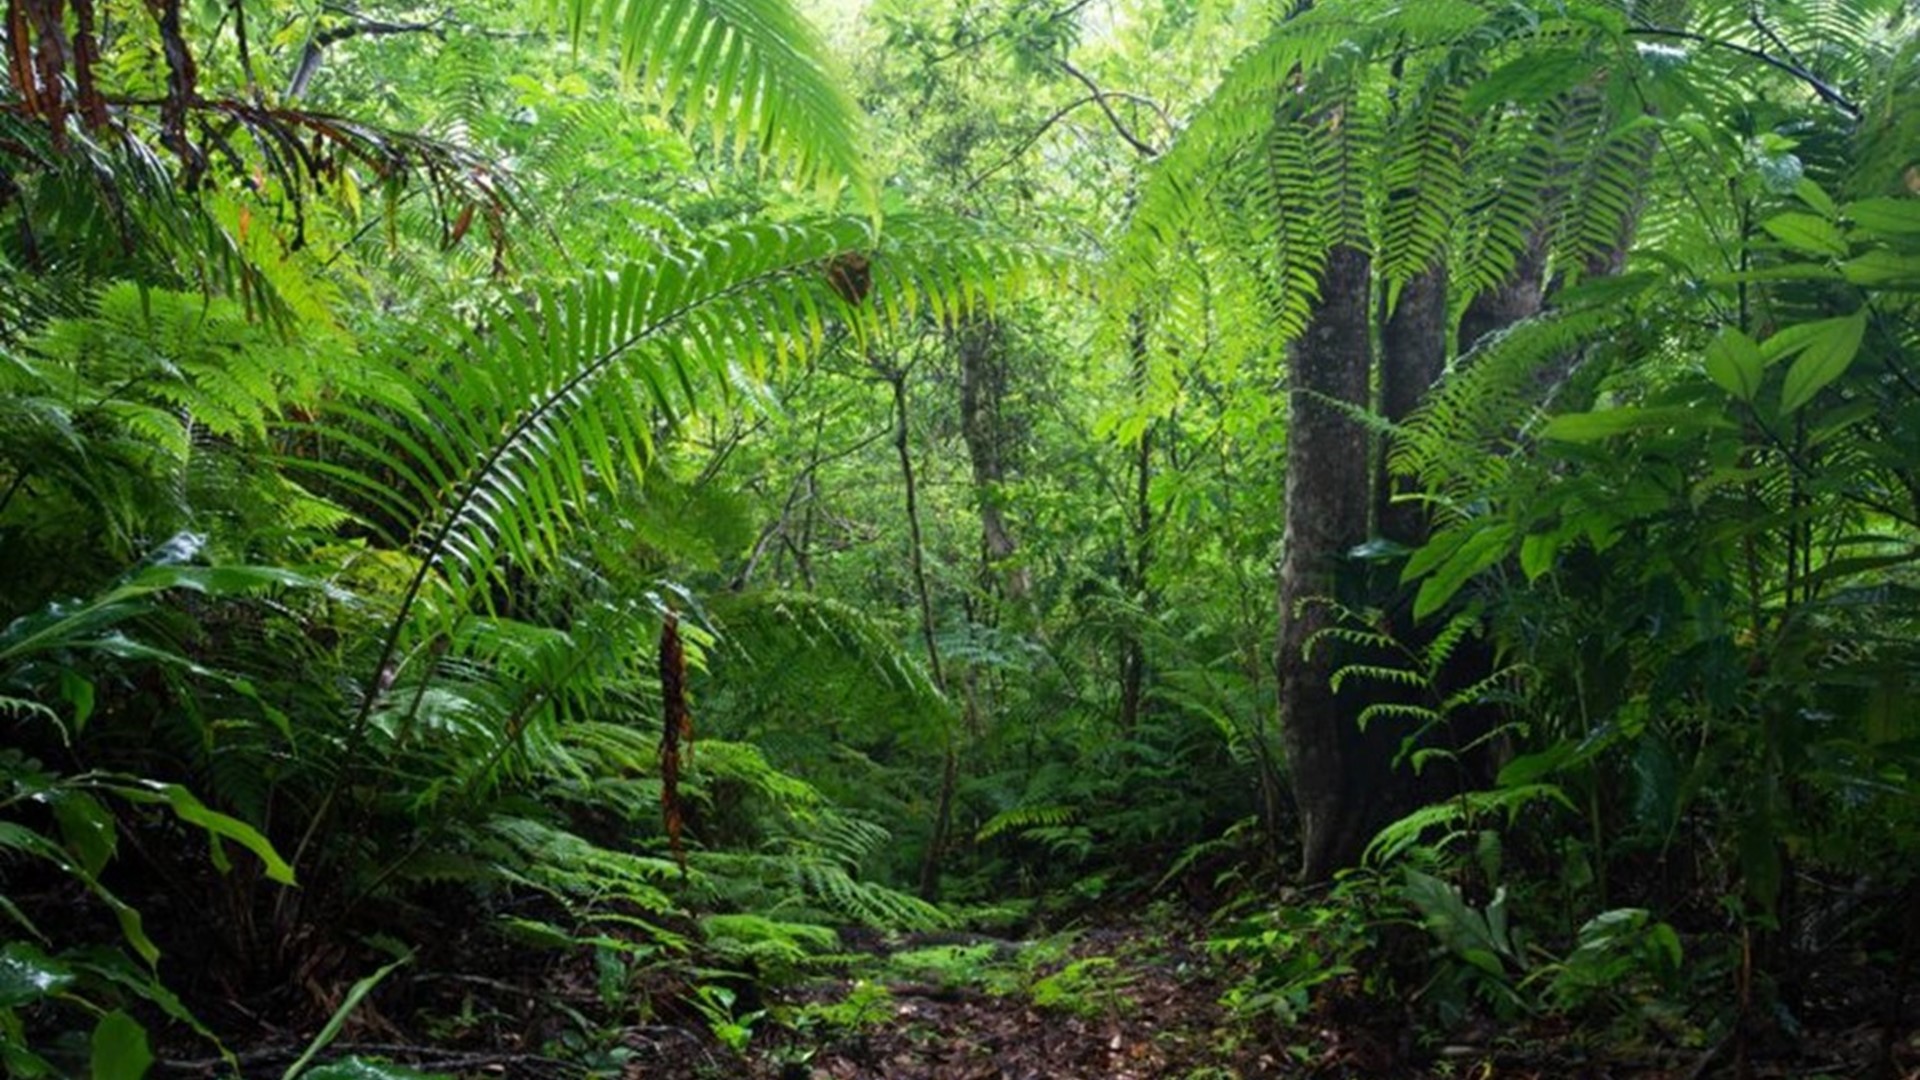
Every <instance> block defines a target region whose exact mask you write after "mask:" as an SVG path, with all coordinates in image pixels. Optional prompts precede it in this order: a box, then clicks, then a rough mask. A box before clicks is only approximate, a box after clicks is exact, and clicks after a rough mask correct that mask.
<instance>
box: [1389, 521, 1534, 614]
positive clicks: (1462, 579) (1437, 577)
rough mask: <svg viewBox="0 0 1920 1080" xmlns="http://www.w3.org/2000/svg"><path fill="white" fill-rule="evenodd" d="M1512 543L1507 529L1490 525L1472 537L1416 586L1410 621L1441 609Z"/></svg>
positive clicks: (1509, 528)
mask: <svg viewBox="0 0 1920 1080" xmlns="http://www.w3.org/2000/svg"><path fill="white" fill-rule="evenodd" d="M1512 539H1513V526H1511V525H1493V526H1489V527H1486V528H1483V529H1481V530H1479V531H1478V532H1476V533H1474V535H1473V536H1472V537H1471V538H1469V539H1468V540H1467V542H1466V543H1464V544H1461V545H1460V547H1459V549H1458V550H1456V551H1455V552H1454V553H1453V554H1452V555H1451V556H1449V557H1448V559H1447V561H1446V562H1444V563H1441V564H1440V566H1439V567H1437V568H1436V569H1435V570H1434V572H1433V574H1432V576H1430V577H1428V578H1427V579H1426V580H1425V581H1424V582H1422V583H1421V584H1420V592H1419V593H1418V594H1417V595H1416V596H1415V597H1414V601H1413V617H1414V618H1415V619H1424V618H1426V617H1427V616H1428V615H1431V614H1433V613H1434V612H1435V611H1438V610H1440V608H1442V607H1444V606H1445V605H1446V603H1447V601H1449V600H1451V599H1453V596H1454V594H1455V593H1457V592H1459V591H1460V589H1461V587H1462V586H1464V585H1466V583H1467V582H1468V581H1470V580H1472V578H1473V576H1474V575H1475V574H1478V573H1479V572H1480V571H1482V570H1485V569H1486V568H1487V567H1489V566H1492V565H1493V564H1494V563H1497V562H1499V561H1500V559H1501V558H1502V557H1503V556H1505V555H1506V553H1507V549H1508V548H1509V547H1510V546H1511V542H1512Z"/></svg>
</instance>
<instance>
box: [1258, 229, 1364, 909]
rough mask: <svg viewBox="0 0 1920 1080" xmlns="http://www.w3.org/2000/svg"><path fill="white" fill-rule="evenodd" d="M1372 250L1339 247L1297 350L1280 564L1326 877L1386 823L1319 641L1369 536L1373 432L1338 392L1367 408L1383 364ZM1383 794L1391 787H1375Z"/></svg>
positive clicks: (1310, 845) (1288, 666) (1312, 842)
mask: <svg viewBox="0 0 1920 1080" xmlns="http://www.w3.org/2000/svg"><path fill="white" fill-rule="evenodd" d="M1371 270H1372V267H1371V260H1370V259H1369V257H1368V256H1367V254H1366V253H1365V252H1363V251H1360V250H1357V249H1355V248H1352V247H1347V246H1341V247H1336V248H1334V249H1333V251H1332V252H1331V253H1330V255H1329V257H1328V259H1327V266H1326V269H1325V271H1324V272H1323V273H1322V275H1321V281H1320V296H1321V300H1320V305H1319V307H1318V309H1317V310H1316V311H1315V313H1314V316H1313V320H1312V322H1310V323H1309V324H1308V326H1307V330H1306V333H1305V334H1303V335H1302V336H1301V338H1300V340H1299V341H1297V342H1295V343H1294V345H1293V348H1292V350H1291V351H1290V353H1289V355H1288V358H1287V381H1288V387H1287V400H1288V410H1289V418H1288V423H1287V477H1286V484H1287V489H1286V535H1285V539H1284V541H1283V545H1282V546H1283V555H1282V558H1281V564H1280V612H1279V614H1280V650H1279V656H1278V658H1277V663H1276V671H1277V674H1278V675H1279V683H1280V690H1279V692H1280V722H1281V732H1282V736H1283V738H1284V740H1285V743H1286V749H1287V758H1288V761H1287V766H1288V770H1289V772H1290V774H1291V776H1292V780H1293V792H1294V801H1295V803H1296V805H1297V806H1298V808H1299V812H1300V827H1301V848H1302V865H1301V872H1302V873H1303V875H1305V876H1306V877H1307V878H1308V879H1309V880H1319V879H1323V878H1325V877H1326V876H1327V875H1329V874H1330V873H1332V872H1333V871H1334V870H1336V869H1338V868H1340V867H1342V866H1347V865H1351V864H1352V863H1353V862H1355V861H1357V860H1358V858H1359V857H1360V854H1361V851H1362V850H1363V849H1364V847H1365V845H1366V842H1367V839H1368V837H1369V836H1370V835H1371V834H1372V832H1373V827H1374V825H1375V824H1376V822H1375V820H1374V814H1373V812H1372V811H1371V809H1370V806H1371V800H1370V799H1369V797H1368V796H1369V792H1367V791H1366V790H1365V788H1366V785H1367V781H1368V780H1369V779H1370V778H1372V777H1374V776H1375V775H1376V774H1379V773H1382V772H1384V769H1383V768H1382V767H1381V765H1382V763H1376V762H1374V761H1372V760H1371V759H1372V757H1373V756H1374V755H1372V754H1371V753H1370V752H1369V750H1368V748H1367V747H1365V746H1363V745H1362V742H1361V739H1360V732H1359V729H1358V727H1357V725H1356V724H1355V723H1354V718H1353V717H1352V716H1346V715H1342V714H1341V711H1340V709H1339V708H1338V705H1337V703H1336V701H1335V699H1334V693H1333V689H1332V687H1331V685H1330V680H1331V678H1332V675H1333V671H1334V651H1333V650H1332V649H1331V648H1329V647H1327V644H1328V643H1326V642H1319V643H1316V647H1315V648H1314V650H1313V651H1312V653H1311V654H1309V653H1308V652H1307V650H1306V645H1307V643H1308V642H1309V641H1310V640H1312V639H1313V637H1314V635H1315V634H1317V633H1318V632H1319V631H1321V630H1324V629H1325V628H1327V627H1328V626H1329V625H1331V623H1332V613H1331V610H1330V609H1329V608H1328V606H1327V605H1326V604H1325V603H1322V602H1319V601H1320V599H1321V598H1331V597H1333V596H1334V594H1335V587H1336V583H1337V582H1336V579H1337V578H1338V576H1339V573H1340V565H1341V560H1342V558H1343V556H1344V555H1345V553H1346V552H1347V551H1348V550H1350V549H1351V548H1352V547H1353V546H1354V545H1356V544H1359V543H1360V542H1362V541H1364V540H1365V539H1366V536H1367V516H1368V510H1369V508H1370V503H1371V500H1370V497H1369V492H1370V485H1369V483H1368V480H1369V471H1368V466H1367V441H1368V440H1367V432H1366V428H1365V427H1363V426H1362V425H1361V424H1360V423H1359V422H1358V421H1357V420H1355V419H1354V418H1353V417H1352V416H1350V415H1348V414H1347V413H1345V412H1343V411H1341V409H1340V408H1338V407H1337V406H1336V405H1335V404H1334V403H1335V402H1341V403H1348V404H1351V405H1353V406H1354V407H1356V408H1365V407H1366V405H1367V400H1368V378H1369V374H1370V368H1371V356H1370V353H1371V333H1370V320H1369V312H1370V308H1371V303H1370V298H1369V297H1370V291H1371V290H1370V287H1369V285H1370V277H1371ZM1374 794H1380V793H1374Z"/></svg>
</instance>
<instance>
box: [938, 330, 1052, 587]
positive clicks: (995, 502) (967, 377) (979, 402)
mask: <svg viewBox="0 0 1920 1080" xmlns="http://www.w3.org/2000/svg"><path fill="white" fill-rule="evenodd" d="M1001 344H1002V340H1001V334H1000V328H999V326H998V325H997V324H996V323H994V322H993V321H992V320H991V319H977V320H970V321H968V322H966V323H963V324H962V325H961V326H960V327H959V328H958V329H957V330H955V331H954V351H955V352H956V353H957V354H958V356H959V360H960V433H961V436H962V437H963V438H964V439H965V440H966V444H967V460H968V461H969V462H970V463H971V464H972V466H973V491H974V499H975V500H976V501H977V502H978V503H979V504H980V552H981V559H982V563H983V567H982V572H983V576H984V578H985V581H986V584H987V587H988V588H989V590H993V591H997V592H998V593H999V595H1000V596H1001V597H1002V598H1003V599H1006V600H1013V601H1016V602H1018V601H1022V600H1025V599H1026V597H1027V594H1028V593H1029V592H1030V591H1031V589H1032V587H1033V582H1032V578H1031V577H1030V575H1029V574H1028V572H1027V569H1026V568H1025V567H1021V566H1009V565H1008V562H1009V560H1011V559H1012V558H1013V556H1014V554H1015V552H1016V551H1018V550H1019V543H1018V542H1017V541H1016V540H1015V539H1014V536H1013V529H1012V527H1011V526H1010V525H1009V524H1008V523H1007V515H1006V512H1005V511H1004V510H1003V509H1002V508H1001V499H1002V492H1003V489H1004V486H1005V484H1006V480H1007V442H1008V438H1007V431H1006V425H1005V423H1004V422H1003V419H1002V416H1001V412H1000V406H1001V402H1002V400H1003V399H1004V398H1005V396H1006V390H1007V372H1006V363H1005V358H1004V357H1003V356H1002V349H1001Z"/></svg>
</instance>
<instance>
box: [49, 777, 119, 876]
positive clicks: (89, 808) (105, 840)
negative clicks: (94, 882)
mask: <svg viewBox="0 0 1920 1080" xmlns="http://www.w3.org/2000/svg"><path fill="white" fill-rule="evenodd" d="M51 802H52V803H53V819H54V821H55V822H57V823H58V824H59V826H60V835H61V837H62V838H63V839H65V840H66V842H67V850H69V851H71V852H73V854H74V856H75V857H76V858H78V859H79V860H80V865H81V867H82V868H84V869H85V870H86V872H87V873H88V874H89V875H92V876H95V877H97V876H99V874H100V871H101V870H102V869H104V868H105V867H106V865H107V862H108V861H109V860H111V859H112V858H113V852H114V848H115V846H116V844H117V843H118V841H119V837H120V834H119V830H118V829H117V828H116V826H115V823H114V819H113V813H112V812H111V811H109V810H108V809H107V808H106V807H105V806H103V805H101V803H100V800H98V799H96V798H94V797H93V796H91V795H88V794H87V793H86V792H84V791H71V790H68V791H62V792H60V793H59V794H57V795H55V796H54V797H53V798H52V800H51Z"/></svg>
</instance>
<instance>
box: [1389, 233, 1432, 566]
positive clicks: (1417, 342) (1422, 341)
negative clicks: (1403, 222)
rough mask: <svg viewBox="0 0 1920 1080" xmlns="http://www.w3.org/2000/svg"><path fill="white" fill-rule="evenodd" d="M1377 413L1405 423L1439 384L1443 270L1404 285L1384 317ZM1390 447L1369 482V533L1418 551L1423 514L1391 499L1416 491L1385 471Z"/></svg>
mask: <svg viewBox="0 0 1920 1080" xmlns="http://www.w3.org/2000/svg"><path fill="white" fill-rule="evenodd" d="M1380 345H1381V356H1380V412H1381V414H1382V415H1383V416H1384V417H1386V419H1387V421H1388V422H1389V423H1393V424H1402V423H1405V422H1406V420H1407V418H1408V417H1409V416H1412V415H1413V410H1414V409H1416V408H1418V407H1419V405H1420V403H1421V402H1422V401H1424V400H1426V397H1427V391H1428V390H1431V389H1432V388H1433V384H1434V383H1436V382H1439V381H1440V374H1441V372H1442V371H1444V370H1446V366H1447V268H1446V265H1445V264H1444V263H1443V264H1438V265H1435V266H1434V267H1432V268H1431V269H1429V270H1427V271H1426V272H1425V273H1423V274H1421V275H1420V276H1418V277H1416V278H1414V279H1413V280H1411V281H1409V282H1407V284H1406V286H1405V287H1404V288H1402V289H1401V290H1400V302H1399V304H1398V305H1397V306H1396V307H1395V308H1394V309H1393V312H1392V314H1390V315H1389V316H1388V317H1387V325H1386V329H1385V331H1384V332H1383V333H1382V335H1381V338H1380ZM1391 450H1392V447H1391V445H1388V446H1387V447H1384V448H1383V449H1382V452H1381V454H1380V458H1379V466H1378V469H1377V470H1376V473H1375V478H1374V499H1375V500H1376V501H1375V507H1374V532H1376V533H1378V534H1379V535H1380V536H1382V537H1384V538H1386V539H1388V540H1391V541H1393V542H1395V543H1397V544H1404V545H1406V546H1407V547H1418V546H1420V545H1421V544H1424V543H1426V541H1427V529H1428V523H1429V517H1428V514H1427V508H1426V507H1425V506H1424V505H1422V504H1420V503H1418V502H1414V501H1408V500H1405V499H1401V500H1400V501H1395V497H1396V496H1406V495H1411V494H1413V493H1415V492H1416V491H1418V489H1419V485H1418V484H1415V483H1414V482H1412V481H1411V480H1409V479H1407V478H1406V477H1395V476H1393V474H1392V471H1391V470H1390V469H1389V468H1388V467H1387V458H1388V456H1389V452H1390V451H1391Z"/></svg>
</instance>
